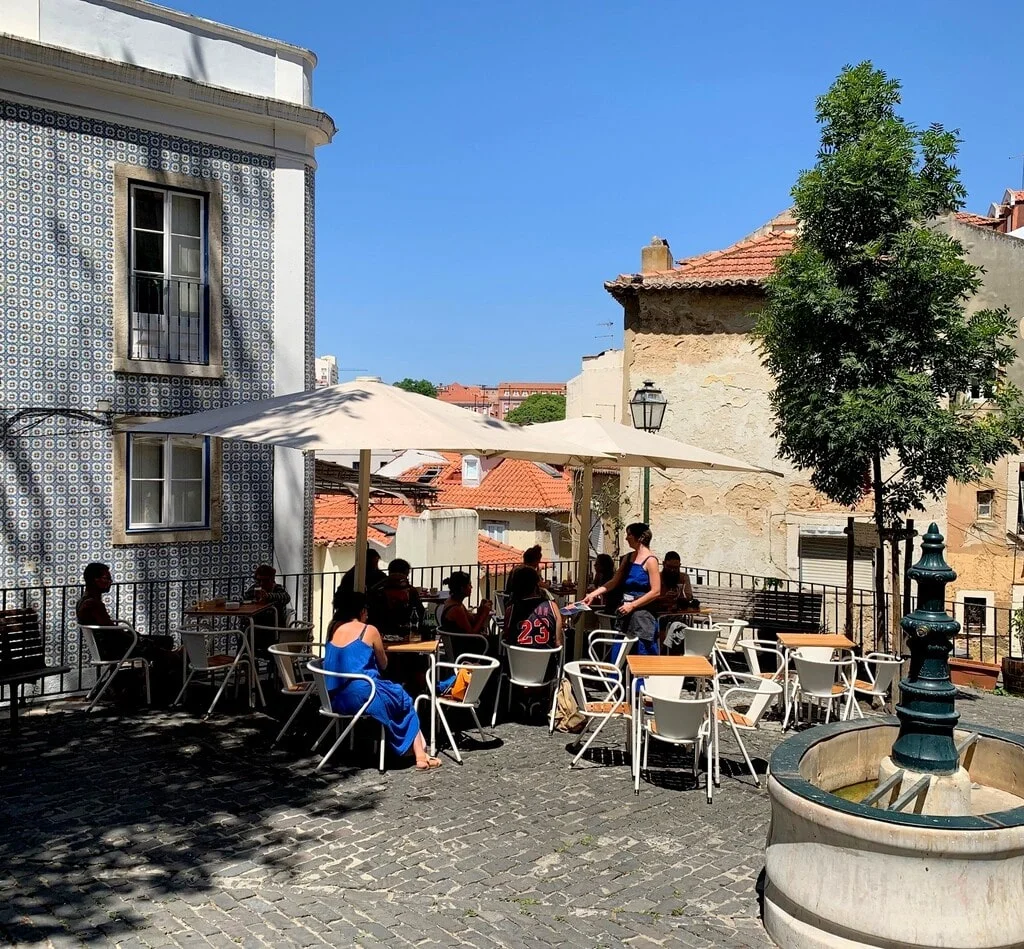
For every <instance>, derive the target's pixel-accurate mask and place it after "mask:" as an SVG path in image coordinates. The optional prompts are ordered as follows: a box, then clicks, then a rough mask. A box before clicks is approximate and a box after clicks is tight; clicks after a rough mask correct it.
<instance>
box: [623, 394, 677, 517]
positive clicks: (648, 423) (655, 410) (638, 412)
mask: <svg viewBox="0 0 1024 949" xmlns="http://www.w3.org/2000/svg"><path fill="white" fill-rule="evenodd" d="M667 406H668V399H666V398H665V395H664V393H663V392H662V391H661V389H658V388H656V387H655V385H654V383H653V382H651V381H650V380H649V379H648V380H647V381H646V382H644V384H643V385H642V386H641V387H640V388H639V389H637V390H636V392H634V393H633V398H632V399H630V400H629V413H630V415H632V416H633V428H638V429H640V430H641V431H644V432H651V433H656V432H659V431H661V423H662V422H664V421H665V409H666V407H667ZM644 523H645V524H650V523H651V469H650V468H644Z"/></svg>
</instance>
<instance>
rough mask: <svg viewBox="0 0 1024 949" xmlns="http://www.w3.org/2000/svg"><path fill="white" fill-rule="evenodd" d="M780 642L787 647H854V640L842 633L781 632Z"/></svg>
mask: <svg viewBox="0 0 1024 949" xmlns="http://www.w3.org/2000/svg"><path fill="white" fill-rule="evenodd" d="M778 640H779V642H780V643H781V644H782V645H783V646H785V647H786V648H787V649H799V648H800V647H801V646H829V647H831V648H832V649H853V646H854V642H853V640H852V639H850V638H849V637H848V636H844V635H843V634H842V633H779V635H778Z"/></svg>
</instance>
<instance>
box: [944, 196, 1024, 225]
mask: <svg viewBox="0 0 1024 949" xmlns="http://www.w3.org/2000/svg"><path fill="white" fill-rule="evenodd" d="M1017 193H1018V194H1024V192H1017ZM956 219H957V220H958V221H959V222H960V223H961V224H970V225H972V226H973V227H986V228H996V227H999V225H1000V224H1002V223H1003V222H1002V221H1001V220H1000V219H999V218H997V217H985V216H984V215H983V214H973V213H971V212H970V211H957V212H956Z"/></svg>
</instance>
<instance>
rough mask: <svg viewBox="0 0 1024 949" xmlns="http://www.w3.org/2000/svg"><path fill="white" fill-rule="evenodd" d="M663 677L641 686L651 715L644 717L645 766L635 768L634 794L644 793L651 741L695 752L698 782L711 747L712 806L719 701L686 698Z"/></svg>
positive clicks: (642, 757) (640, 751) (708, 782)
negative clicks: (713, 712) (714, 718)
mask: <svg viewBox="0 0 1024 949" xmlns="http://www.w3.org/2000/svg"><path fill="white" fill-rule="evenodd" d="M660 680H661V676H651V677H649V678H648V679H646V680H645V681H644V684H643V685H642V686H641V687H640V702H641V706H643V705H645V704H646V701H645V700H647V699H649V700H650V708H651V714H650V715H644V717H643V721H642V723H641V727H640V729H639V733H640V734H639V742H640V744H639V747H638V748H637V753H638V755H639V756H640V760H641V762H642V763H641V765H640V767H639V768H635V769H634V777H633V780H634V784H633V791H634V793H636V794H639V793H640V772H641V771H648V770H649V769H648V767H647V758H648V753H649V751H650V748H651V739H652V738H653V739H657V740H658V741H662V742H667V743H668V744H671V745H689V746H690V747H691V748H692V749H693V777H694V779H695V780H696V778H697V770H698V766H699V762H700V754H701V750H702V749H703V748H705V746H708V753H707V758H706V763H707V767H706V773H705V784H706V785H707V795H708V803H710V802H711V793H712V790H711V789H712V786H713V784H714V782H713V781H712V779H711V770H712V768H711V759H712V757H713V754H712V752H711V749H710V745H711V726H712V723H711V710H712V708H713V707H714V701H715V698H714V696H713V695H709V696H707V697H706V698H698V699H683V698H679V691H678V688H677V687H676V685H674V684H673V683H666V682H662V681H660Z"/></svg>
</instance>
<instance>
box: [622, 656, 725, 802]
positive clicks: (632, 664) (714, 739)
mask: <svg viewBox="0 0 1024 949" xmlns="http://www.w3.org/2000/svg"><path fill="white" fill-rule="evenodd" d="M626 667H627V669H628V671H629V676H630V681H629V683H628V685H629V693H630V703H631V711H632V716H633V729H632V738H633V748H634V749H636V748H639V747H640V726H641V719H642V710H641V708H640V690H639V689H637V688H634V684H635V683H636V681H637V680H638V679H642V678H647V677H648V676H659V675H662V676H680V677H689V678H694V679H710V680H711V687H712V693H713V697H714V701H713V702H712V703H711V723H712V726H711V729H712V730H711V746H712V748H711V754H712V755H713V756H714V763H715V767H714V775H715V777H714V781H715V784H716V785H718V784H720V783H721V777H722V775H721V764H720V762H719V758H718V691H717V689H716V688H715V667H714V666H713V665H711V663H710V662H709V661H708V660H707V659H706V658H705V657H704V656H639V655H635V654H632V653H631V654H630V655H628V656H627V657H626ZM639 767H640V756H639V755H637V754H634V755H633V767H632V769H631V770H632V772H633V774H634V776H635V775H636V769H638V768H639Z"/></svg>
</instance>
